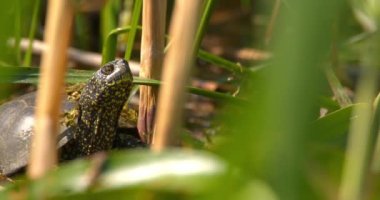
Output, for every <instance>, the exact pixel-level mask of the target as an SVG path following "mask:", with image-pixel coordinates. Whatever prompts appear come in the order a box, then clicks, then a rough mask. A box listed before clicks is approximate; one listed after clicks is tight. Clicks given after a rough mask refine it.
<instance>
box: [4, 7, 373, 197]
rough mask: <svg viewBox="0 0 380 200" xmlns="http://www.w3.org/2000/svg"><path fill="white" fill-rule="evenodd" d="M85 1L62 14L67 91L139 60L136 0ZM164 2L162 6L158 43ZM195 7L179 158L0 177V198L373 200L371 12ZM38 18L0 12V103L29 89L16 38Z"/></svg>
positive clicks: (128, 154) (171, 153)
mask: <svg viewBox="0 0 380 200" xmlns="http://www.w3.org/2000/svg"><path fill="white" fill-rule="evenodd" d="M72 1H73V2H74V4H75V2H76V3H78V2H80V1H79V0H72ZM177 1H179V0H177ZM84 2H86V1H84ZM99 2H100V5H99V8H100V9H94V10H90V11H86V12H84V11H80V10H77V11H76V13H75V20H74V28H73V33H72V36H71V37H72V43H71V47H72V49H71V51H72V52H71V56H70V55H69V62H68V67H69V70H68V73H67V76H66V81H67V83H68V84H72V83H78V82H84V81H86V80H87V79H88V78H89V76H90V75H91V73H92V72H93V71H94V70H96V69H97V67H99V66H100V64H101V62H103V63H104V62H105V61H108V60H112V59H114V58H115V56H116V57H125V58H126V59H128V60H130V61H131V62H135V63H138V62H139V59H140V46H141V45H140V40H141V27H140V26H141V20H140V18H141V16H140V15H141V3H142V2H143V1H139V0H108V1H106V2H102V1H93V2H91V1H90V3H89V5H95V4H96V3H99ZM175 2H176V1H174V0H168V5H167V16H166V24H167V25H166V30H167V31H166V33H167V34H168V29H169V24H170V21H171V20H172V14H171V13H172V10H173V7H174V4H175ZM103 3H104V5H103ZM203 3H204V5H209V6H210V7H207V6H206V7H203V10H202V17H204V18H202V19H204V20H205V21H203V22H204V24H203V25H202V24H201V25H200V26H199V30H198V31H200V32H204V35H203V37H202V35H201V36H200V37H198V38H197V39H198V40H199V42H200V44H196V45H198V46H197V49H196V51H197V53H196V57H197V58H196V61H195V63H194V65H193V67H192V74H191V75H190V74H189V77H190V80H191V81H190V83H189V86H191V87H192V88H191V89H190V90H189V91H190V93H191V94H190V93H189V94H190V95H188V99H187V101H186V104H185V105H184V109H185V117H184V123H183V128H182V129H181V140H182V141H181V147H176V148H168V149H169V150H167V151H164V152H162V153H160V154H154V153H151V152H150V151H149V150H148V149H146V150H123V151H118V152H113V153H112V154H110V155H109V156H108V157H107V158H106V161H104V162H106V166H105V167H104V166H103V167H102V169H99V166H96V164H94V163H96V157H95V158H94V160H95V161H89V160H77V161H74V162H71V163H67V164H66V163H65V164H64V166H62V167H59V168H58V169H57V170H54V171H52V172H50V173H49V174H48V175H46V176H45V177H43V178H41V179H38V180H33V181H31V180H28V179H27V178H25V177H23V176H19V177H5V176H4V177H2V178H0V180H2V182H1V183H2V185H1V190H0V197H3V198H8V199H16V198H26V197H29V198H35V199H40V198H54V199H56V198H58V199H71V198H78V199H93V198H97V199H106V198H107V199H119V198H122V199H124V198H125V199H131V198H132V199H260V200H266V199H268V200H272V199H273V200H274V199H289V200H295V199H342V200H346V199H347V200H348V199H358V200H359V199H379V198H380V192H379V191H380V190H379V187H380V182H379V180H380V179H379V178H380V177H379V170H380V168H379V163H380V161H379V159H380V155H379V153H380V142H377V140H378V132H379V113H378V112H379V109H378V101H376V100H375V99H376V96H377V94H378V92H379V85H378V83H379V79H378V77H379V57H378V54H379V53H380V52H379V51H378V50H379V44H380V40H379V38H380V36H379V33H378V26H379V24H380V21H379V20H380V3H378V2H377V1H375V0H374V1H372V0H352V1H348V0H319V1H305V0H240V1H229V0H204V1H203ZM139 5H140V6H139ZM46 7H47V2H46V1H41V0H28V1H21V0H14V1H5V0H3V1H2V2H1V6H0V27H1V31H0V81H1V83H0V95H1V98H2V101H3V102H5V101H8V100H10V99H11V98H12V97H14V96H17V95H19V94H23V93H26V92H29V91H33V90H35V89H36V85H35V84H36V83H37V77H38V75H39V70H38V66H39V63H40V58H41V50H39V49H38V47H36V45H34V47H33V48H32V46H30V45H28V40H29V41H31V40H34V42H35V44H36V42H42V40H43V37H44V27H45V25H44V24H45V20H46V19H45V16H46ZM143 28H144V27H143ZM168 37H170V36H168ZM167 42H168V41H167ZM169 48H170V47H169ZM85 56H88V57H85ZM101 59H103V61H101ZM79 70H86V71H79ZM137 75H138V74H135V76H137ZM135 83H136V84H137V85H139V84H144V85H158V82H155V81H154V80H147V79H141V80H140V79H138V78H137V79H135ZM173 103H175V102H173ZM132 109H134V110H135V112H137V107H136V106H135V107H132ZM136 117H137V116H136ZM132 121H133V120H132ZM134 123H136V119H135V122H134ZM0 124H1V123H0ZM0 134H1V133H0ZM379 141H380V140H379ZM0 144H1V143H0ZM0 153H1V152H0ZM94 170H95V171H97V173H98V175H96V177H92V176H91V175H89V174H91V172H93V171H94Z"/></svg>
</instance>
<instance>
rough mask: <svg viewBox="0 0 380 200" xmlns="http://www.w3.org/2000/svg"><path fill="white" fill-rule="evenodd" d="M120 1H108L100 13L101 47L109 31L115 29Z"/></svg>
mask: <svg viewBox="0 0 380 200" xmlns="http://www.w3.org/2000/svg"><path fill="white" fill-rule="evenodd" d="M119 5H120V0H109V1H108V2H107V3H106V5H105V6H104V7H103V9H102V12H101V34H102V42H103V46H104V43H105V41H106V39H107V37H108V34H109V32H110V31H111V30H113V29H115V28H116V27H117V22H118V13H119Z"/></svg>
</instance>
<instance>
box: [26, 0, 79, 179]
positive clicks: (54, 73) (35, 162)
mask: <svg viewBox="0 0 380 200" xmlns="http://www.w3.org/2000/svg"><path fill="white" fill-rule="evenodd" d="M47 12H48V13H47V17H46V20H47V22H46V31H45V41H46V45H47V47H46V50H45V51H44V53H43V55H42V64H41V76H40V81H39V83H40V84H39V87H38V91H37V100H36V104H37V109H36V124H35V134H34V137H33V141H32V142H33V145H32V146H33V148H32V149H31V155H30V161H29V168H28V176H29V177H30V178H32V179H34V178H38V177H41V176H43V175H44V174H45V173H46V172H47V171H48V170H49V169H51V168H52V167H53V166H54V165H55V164H56V162H57V150H56V149H57V148H56V136H57V132H58V119H59V112H60V104H61V99H62V93H63V89H64V88H63V87H64V76H65V71H66V62H67V53H66V52H67V49H68V47H69V43H70V35H71V27H72V21H73V15H74V12H73V8H72V5H71V2H70V1H67V0H51V1H49V2H48V11H47Z"/></svg>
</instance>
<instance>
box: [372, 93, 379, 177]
mask: <svg viewBox="0 0 380 200" xmlns="http://www.w3.org/2000/svg"><path fill="white" fill-rule="evenodd" d="M372 127H373V131H374V136H375V137H377V138H376V144H375V150H374V154H373V158H372V165H371V168H372V171H373V172H374V173H379V172H380V137H379V136H380V134H379V133H380V93H379V94H378V95H377V97H376V99H375V102H374V118H373V126H372Z"/></svg>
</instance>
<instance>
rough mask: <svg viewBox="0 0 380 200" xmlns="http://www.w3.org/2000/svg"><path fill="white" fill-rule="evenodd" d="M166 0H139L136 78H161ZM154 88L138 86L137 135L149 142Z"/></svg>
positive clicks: (154, 98)
mask: <svg viewBox="0 0 380 200" xmlns="http://www.w3.org/2000/svg"><path fill="white" fill-rule="evenodd" d="M165 20H166V0H160V1H157V0H145V1H144V3H143V17H142V26H143V29H142V36H141V68H140V77H143V78H152V79H156V80H160V79H161V70H162V60H163V57H164V47H165ZM157 98H158V88H155V87H151V86H140V103H139V117H138V122H137V128H138V130H139V134H140V137H141V138H142V139H143V140H144V141H145V142H147V143H148V144H149V143H151V139H152V134H153V131H154V122H155V120H154V117H155V111H156V102H157Z"/></svg>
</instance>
